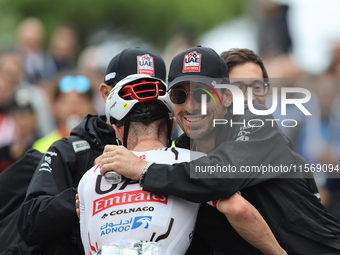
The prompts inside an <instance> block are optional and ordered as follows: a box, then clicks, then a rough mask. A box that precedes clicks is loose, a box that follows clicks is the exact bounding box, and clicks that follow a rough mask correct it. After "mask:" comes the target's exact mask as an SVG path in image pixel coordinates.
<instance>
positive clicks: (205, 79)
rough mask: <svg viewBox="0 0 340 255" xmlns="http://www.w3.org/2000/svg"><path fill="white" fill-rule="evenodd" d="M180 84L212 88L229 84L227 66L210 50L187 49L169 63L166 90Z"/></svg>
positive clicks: (198, 47)
mask: <svg viewBox="0 0 340 255" xmlns="http://www.w3.org/2000/svg"><path fill="white" fill-rule="evenodd" d="M181 82H198V83H204V84H208V85H212V86H214V85H215V84H222V83H224V84H225V83H228V82H229V73H228V67H227V64H226V63H225V62H224V60H223V59H222V58H221V57H220V56H219V55H218V54H217V53H216V52H215V51H214V50H213V49H211V48H206V47H202V46H197V47H194V48H190V49H187V50H185V51H183V52H181V53H179V54H178V55H177V56H175V57H174V59H173V60H172V61H171V64H170V70H169V76H168V85H169V86H168V89H171V88H172V87H173V86H175V85H176V84H178V83H181Z"/></svg>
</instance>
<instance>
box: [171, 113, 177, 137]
mask: <svg viewBox="0 0 340 255" xmlns="http://www.w3.org/2000/svg"><path fill="white" fill-rule="evenodd" d="M170 124H171V132H170V137H171V136H172V134H173V133H174V130H175V125H176V118H175V117H172V118H170Z"/></svg>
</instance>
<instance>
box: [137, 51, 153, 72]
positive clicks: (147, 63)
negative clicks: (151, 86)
mask: <svg viewBox="0 0 340 255" xmlns="http://www.w3.org/2000/svg"><path fill="white" fill-rule="evenodd" d="M137 68H138V70H137V73H139V74H148V75H152V76H155V68H154V62H153V57H151V56H150V55H149V54H145V55H143V56H137Z"/></svg>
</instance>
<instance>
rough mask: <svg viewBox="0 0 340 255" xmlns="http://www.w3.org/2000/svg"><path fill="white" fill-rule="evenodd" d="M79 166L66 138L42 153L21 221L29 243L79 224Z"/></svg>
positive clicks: (43, 239)
mask: <svg viewBox="0 0 340 255" xmlns="http://www.w3.org/2000/svg"><path fill="white" fill-rule="evenodd" d="M75 169H77V162H76V155H75V152H74V150H73V148H72V147H71V146H70V145H69V143H68V142H67V140H65V139H61V140H58V141H56V142H55V143H53V144H52V145H51V147H50V148H49V150H48V151H47V152H46V154H45V155H44V156H43V157H42V159H41V161H40V163H39V164H38V167H37V169H36V171H35V174H34V176H33V177H32V180H31V183H30V186H29V187H28V190H27V193H26V198H25V200H24V202H23V204H22V206H21V210H20V216H19V220H18V224H17V225H18V230H19V232H20V234H21V236H22V238H23V239H24V240H25V241H26V243H27V244H29V245H35V244H39V243H43V242H45V241H46V240H48V239H51V238H53V237H56V236H58V235H60V234H62V233H64V232H67V231H71V230H72V228H73V227H75V226H77V224H79V220H78V218H77V215H76V207H75V195H76V189H75V185H74V184H75V183H74V180H73V175H74V171H75ZM76 185H77V184H76Z"/></svg>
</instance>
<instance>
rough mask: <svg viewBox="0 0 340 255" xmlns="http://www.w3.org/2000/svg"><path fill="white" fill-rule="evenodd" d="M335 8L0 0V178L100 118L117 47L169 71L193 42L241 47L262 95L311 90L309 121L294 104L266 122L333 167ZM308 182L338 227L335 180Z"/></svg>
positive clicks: (339, 68)
mask: <svg viewBox="0 0 340 255" xmlns="http://www.w3.org/2000/svg"><path fill="white" fill-rule="evenodd" d="M338 10H340V1H338V0H322V1H321V0H312V1H311V0H276V1H274V0H272V1H270V0H232V1H224V0H214V1H199V0H196V1H192V0H188V1H180V0H176V1H175V0H174V1H167V2H164V1H159V0H147V1H129V0H114V1H109V0H103V1H100V2H98V1H97V2H95V1H90V0H89V1H64V0H60V1H54V2H51V1H43V0H31V1H24V0H0V173H1V172H2V171H4V170H5V169H6V168H7V167H8V166H9V165H11V164H12V163H13V162H15V161H16V160H17V159H19V158H20V157H21V156H23V155H24V153H25V151H26V150H27V149H29V148H32V147H34V148H37V149H39V150H41V151H46V150H47V148H48V146H49V145H50V144H51V143H52V142H53V141H55V140H57V139H59V138H61V137H64V136H67V135H69V133H70V130H71V129H72V127H74V126H75V125H76V124H77V123H79V121H80V120H81V118H83V117H84V116H85V115H86V114H103V113H104V103H103V101H102V99H101V96H100V93H99V90H98V87H99V85H100V84H101V83H102V82H103V79H104V73H105V69H106V66H107V65H108V63H109V61H110V60H111V58H112V57H113V56H114V55H116V54H117V53H119V52H120V51H122V50H123V49H125V48H128V47H137V46H138V47H142V48H146V49H149V50H151V51H154V52H156V53H158V54H159V55H161V56H162V57H163V58H164V60H165V62H166V64H167V66H169V64H170V61H171V59H172V58H173V57H174V56H175V55H176V54H177V53H179V52H181V51H183V50H185V49H187V48H189V47H193V46H196V45H199V44H200V45H202V46H206V47H211V48H213V49H214V50H215V51H216V52H217V53H218V54H220V53H222V52H223V51H226V50H229V49H231V48H249V49H251V50H253V51H254V52H256V53H257V54H259V55H260V56H261V57H262V58H263V60H264V63H265V66H266V68H267V71H268V74H269V77H270V84H271V88H273V87H278V88H280V87H288V86H289V87H294V86H295V87H303V88H307V89H308V90H309V91H311V93H312V98H311V100H310V101H309V102H308V103H307V104H306V105H305V106H306V108H307V109H308V110H309V111H310V112H311V113H312V116H305V115H304V114H302V112H301V111H300V110H299V109H298V108H297V107H296V106H294V105H292V106H289V108H288V109H287V115H286V116H282V115H281V114H280V109H279V108H280V107H278V109H277V111H275V113H274V116H275V118H277V119H295V120H297V121H298V125H297V126H296V127H294V128H285V127H282V126H281V127H282V129H283V131H284V132H285V133H286V135H287V136H288V137H289V139H290V140H291V141H292V143H293V145H294V149H295V150H296V151H297V152H298V153H300V154H301V155H302V156H304V157H305V158H306V159H307V161H308V162H309V163H314V164H327V165H329V164H332V165H333V167H334V169H336V167H338V168H339V165H340V100H339V96H340V93H339V92H340V91H339V88H340V86H339V81H340V79H339V78H340V15H339V14H338ZM279 91H280V90H279ZM299 96H301V95H298V94H289V97H291V98H297V97H299ZM267 104H268V108H269V107H270V106H271V91H269V93H268V97H267ZM179 133H180V130H177V132H176V134H175V136H176V135H178V134H179ZM174 138H175V137H174ZM339 170H340V169H339ZM333 172H335V171H333ZM315 177H317V179H316V181H317V184H318V187H319V189H320V195H321V199H322V203H323V204H324V205H325V206H326V208H327V209H328V210H329V212H330V213H331V214H333V215H334V216H335V217H336V218H337V219H338V220H340V179H338V178H334V177H337V176H333V175H329V174H327V173H318V174H316V175H315Z"/></svg>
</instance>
